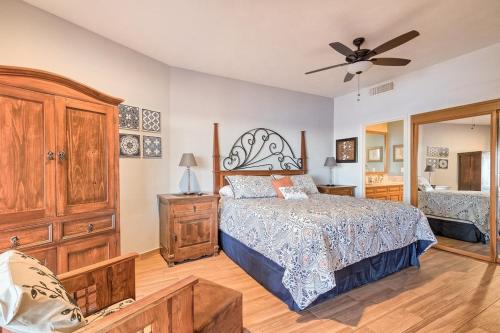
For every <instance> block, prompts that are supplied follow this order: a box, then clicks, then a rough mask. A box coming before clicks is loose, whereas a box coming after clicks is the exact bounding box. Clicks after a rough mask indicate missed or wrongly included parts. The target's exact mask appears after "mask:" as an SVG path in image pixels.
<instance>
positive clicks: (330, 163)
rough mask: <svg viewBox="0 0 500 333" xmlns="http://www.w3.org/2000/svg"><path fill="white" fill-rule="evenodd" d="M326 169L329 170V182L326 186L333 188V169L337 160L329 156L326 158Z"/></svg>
mask: <svg viewBox="0 0 500 333" xmlns="http://www.w3.org/2000/svg"><path fill="white" fill-rule="evenodd" d="M324 166H326V167H328V168H330V182H329V183H328V185H331V186H333V173H332V171H333V168H335V167H336V166H337V159H336V158H335V156H329V157H327V158H326V160H325V165H324Z"/></svg>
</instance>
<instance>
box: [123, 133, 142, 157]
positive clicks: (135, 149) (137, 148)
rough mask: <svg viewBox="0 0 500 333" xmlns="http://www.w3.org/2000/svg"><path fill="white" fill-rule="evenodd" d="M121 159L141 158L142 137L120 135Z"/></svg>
mask: <svg viewBox="0 0 500 333" xmlns="http://www.w3.org/2000/svg"><path fill="white" fill-rule="evenodd" d="M120 157H136V158H139V157H141V136H140V135H137V134H124V133H120Z"/></svg>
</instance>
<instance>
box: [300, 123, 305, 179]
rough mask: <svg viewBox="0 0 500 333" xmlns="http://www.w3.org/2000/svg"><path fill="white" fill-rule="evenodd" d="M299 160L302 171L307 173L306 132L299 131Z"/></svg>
mask: <svg viewBox="0 0 500 333" xmlns="http://www.w3.org/2000/svg"><path fill="white" fill-rule="evenodd" d="M300 158H301V160H302V170H303V171H304V173H307V152H306V131H300Z"/></svg>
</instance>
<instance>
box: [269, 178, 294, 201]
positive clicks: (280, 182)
mask: <svg viewBox="0 0 500 333" xmlns="http://www.w3.org/2000/svg"><path fill="white" fill-rule="evenodd" d="M272 183H273V187H274V191H275V192H276V195H277V196H278V198H283V193H281V191H280V189H279V188H280V187H290V186H293V183H292V179H291V178H290V177H282V178H279V179H273V180H272Z"/></svg>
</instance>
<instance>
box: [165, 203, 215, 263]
mask: <svg viewBox="0 0 500 333" xmlns="http://www.w3.org/2000/svg"><path fill="white" fill-rule="evenodd" d="M218 201H219V196H218V195H202V196H199V195H173V194H163V195H159V196H158V203H159V213H160V252H161V255H162V256H163V258H164V259H165V260H166V261H167V263H168V265H169V266H173V265H174V263H175V262H181V261H184V260H187V259H196V258H199V257H202V256H205V255H217V254H218V251H219V245H218V234H217V233H218V225H217V205H218Z"/></svg>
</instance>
